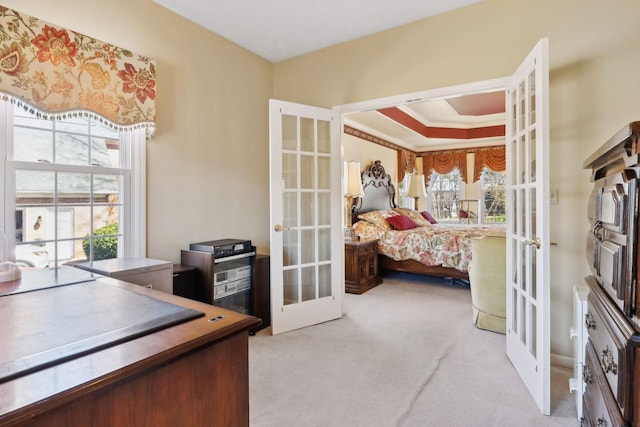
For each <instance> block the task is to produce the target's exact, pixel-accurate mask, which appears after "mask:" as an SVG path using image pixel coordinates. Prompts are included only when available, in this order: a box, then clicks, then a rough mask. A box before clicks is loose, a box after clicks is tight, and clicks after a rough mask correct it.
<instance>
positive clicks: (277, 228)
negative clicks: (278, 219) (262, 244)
mask: <svg viewBox="0 0 640 427" xmlns="http://www.w3.org/2000/svg"><path fill="white" fill-rule="evenodd" d="M273 229H274V230H275V231H277V232H278V233H280V232H282V231H287V230H288V229H289V227H284V226H282V225H280V224H276V226H275V227H273Z"/></svg>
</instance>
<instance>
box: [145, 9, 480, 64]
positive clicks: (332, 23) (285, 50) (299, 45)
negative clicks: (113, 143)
mask: <svg viewBox="0 0 640 427" xmlns="http://www.w3.org/2000/svg"><path fill="white" fill-rule="evenodd" d="M153 1H154V2H156V3H158V4H160V5H162V6H164V7H166V8H167V9H169V10H171V11H173V12H175V13H177V14H178V15H181V16H183V17H185V18H187V19H188V20H190V21H193V22H195V23H197V24H200V25H201V26H203V27H205V28H207V29H209V30H211V31H213V32H214V33H216V34H218V35H221V36H222V37H225V38H226V39H228V40H231V41H232V42H234V43H236V44H238V45H240V46H242V47H244V48H246V49H248V50H250V51H251V52H253V53H255V54H257V55H260V56H261V57H263V58H266V59H268V60H269V61H271V62H278V61H282V60H285V59H288V58H292V57H294V56H298V55H302V54H305V53H309V52H313V51H315V50H318V49H322V48H325V47H328V46H333V45H335V44H338V43H342V42H346V41H349V40H354V39H357V38H360V37H364V36H367V35H370V34H374V33H378V32H380V31H384V30H388V29H390V28H394V27H399V26H401V25H404V24H408V23H410V22H415V21H419V20H421V19H424V18H427V17H429V16H433V15H438V14H440V13H444V12H448V11H451V10H454V9H458V8H461V7H464V6H468V5H470V4H474V3H479V2H480V1H482V0H394V1H392V0H322V1H317V0H268V1H267V0H153Z"/></svg>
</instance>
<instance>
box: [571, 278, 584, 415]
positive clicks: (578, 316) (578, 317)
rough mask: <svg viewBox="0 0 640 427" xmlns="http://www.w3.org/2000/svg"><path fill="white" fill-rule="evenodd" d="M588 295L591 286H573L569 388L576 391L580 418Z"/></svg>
mask: <svg viewBox="0 0 640 427" xmlns="http://www.w3.org/2000/svg"><path fill="white" fill-rule="evenodd" d="M588 295H589V288H588V287H587V286H584V285H581V286H574V287H573V326H572V327H571V329H570V330H569V336H570V337H571V339H572V340H573V378H570V379H569V390H570V391H571V392H575V399H576V410H577V412H578V419H580V418H582V417H583V413H582V412H583V411H582V395H583V394H584V388H585V384H584V381H583V379H582V371H583V367H584V353H585V345H586V344H587V340H588V336H589V335H588V332H587V328H586V326H585V315H586V314H587V297H588Z"/></svg>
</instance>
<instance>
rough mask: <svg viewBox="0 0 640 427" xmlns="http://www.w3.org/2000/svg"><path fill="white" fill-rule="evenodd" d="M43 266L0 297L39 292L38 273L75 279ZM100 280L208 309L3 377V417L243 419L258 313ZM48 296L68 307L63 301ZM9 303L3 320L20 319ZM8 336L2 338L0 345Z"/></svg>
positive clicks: (145, 421) (167, 421) (38, 420)
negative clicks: (44, 269)
mask: <svg viewBox="0 0 640 427" xmlns="http://www.w3.org/2000/svg"><path fill="white" fill-rule="evenodd" d="M73 270H75V272H72V273H71V274H72V275H77V274H78V273H77V272H78V271H81V270H77V269H73ZM51 274H53V273H51ZM85 274H90V273H86V272H85ZM46 276H47V273H43V272H42V271H34V272H33V273H31V272H29V271H25V272H23V276H22V279H21V280H19V281H16V282H7V283H3V284H2V286H0V300H1V301H0V303H1V304H3V307H5V308H7V307H11V305H12V299H13V300H14V301H15V300H17V298H15V297H17V296H18V295H19V294H16V293H19V292H22V291H25V290H28V291H31V292H33V293H39V292H43V289H41V288H42V286H43V285H42V283H43V282H48V284H49V286H48V287H45V288H44V290H46V291H47V292H52V291H53V292H54V293H55V292H57V290H59V291H60V292H61V293H62V292H63V288H67V289H66V291H67V292H68V287H69V286H78V285H73V284H71V285H66V286H61V287H60V288H55V289H51V286H55V285H56V280H58V279H59V278H55V277H54V278H51V277H46ZM63 276H64V275H63ZM65 278H66V276H65ZM81 279H82V278H81ZM97 283H100V284H103V285H104V286H114V287H117V288H119V289H121V290H122V292H134V293H136V294H140V295H145V296H150V297H153V298H155V299H157V300H160V301H165V302H168V303H171V304H175V305H178V306H181V307H187V308H191V309H193V310H197V311H200V312H202V313H204V316H202V317H199V318H196V319H194V320H189V321H186V322H184V323H181V324H178V325H175V326H170V327H167V328H165V329H161V330H159V331H156V332H152V333H150V334H147V335H144V336H141V337H138V338H135V339H132V340H129V341H125V342H121V343H119V344H114V345H111V346H108V347H106V348H102V349H100V350H96V351H92V352H89V353H88V354H84V355H81V356H79V357H74V358H71V359H68V360H66V361H65V360H63V361H61V362H60V363H52V364H50V365H49V366H45V367H42V368H40V369H37V370H35V371H31V372H29V373H26V374H24V375H21V376H17V377H15V378H12V379H9V380H7V381H5V382H1V383H0V425H3V426H24V425H29V426H52V425H69V426H73V425H77V426H81V425H82V426H84V425H91V426H105V427H106V426H114V425H118V426H175V425H207V426H229V425H234V426H248V425H249V377H248V330H249V329H251V328H253V327H255V326H256V325H257V324H258V323H259V320H258V319H256V318H254V317H251V316H246V315H243V314H240V313H236V312H232V311H229V310H225V309H222V308H219V307H215V306H211V305H208V304H203V303H200V302H197V301H193V300H189V299H186V298H181V297H177V296H174V295H169V294H167V293H164V292H159V291H155V290H152V289H147V288H144V287H141V286H137V285H132V284H129V283H125V282H121V281H118V280H115V279H110V278H101V279H98V280H97ZM54 300H55V298H53V299H52V301H51V304H56V307H57V308H58V309H59V314H60V316H65V307H64V304H61V303H60V302H55V301H54ZM45 305H46V302H45ZM49 308H50V307H49ZM42 310H43V308H42V307H34V312H33V319H34V321H40V322H46V321H47V319H44V318H40V317H39V316H38V314H39V313H41V312H42ZM10 313H11V310H0V324H2V325H4V328H5V329H6V328H19V327H20V325H16V324H15V322H12V318H11V317H10ZM211 319H214V321H211ZM87 321H90V319H87ZM78 327H81V324H78ZM14 332H15V331H14ZM3 333H4V332H2V329H0V334H3ZM55 333H56V331H51V334H52V335H54V334H55ZM14 335H15V333H14ZM1 338H2V336H0V339H1ZM10 345H11V342H7V341H5V340H2V348H0V353H1V352H3V351H5V350H3V349H4V348H7V347H5V346H10ZM5 354H6V353H5Z"/></svg>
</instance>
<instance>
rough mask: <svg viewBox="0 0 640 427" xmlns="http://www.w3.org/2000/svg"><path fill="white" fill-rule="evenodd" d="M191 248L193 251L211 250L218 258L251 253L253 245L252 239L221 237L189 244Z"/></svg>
mask: <svg viewBox="0 0 640 427" xmlns="http://www.w3.org/2000/svg"><path fill="white" fill-rule="evenodd" d="M189 249H190V250H192V251H201V252H209V253H212V254H213V255H214V256H215V257H216V258H224V257H229V256H233V255H240V254H247V253H250V252H251V251H252V249H253V247H252V246H251V240H241V239H220V240H211V241H208V242H198V243H191V244H189Z"/></svg>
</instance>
